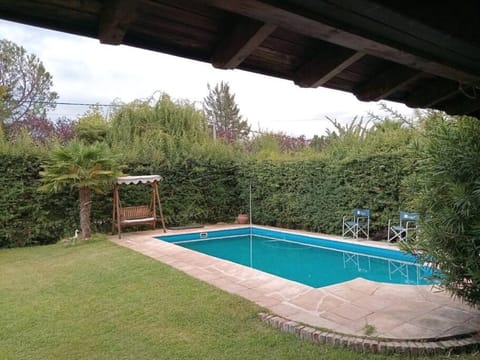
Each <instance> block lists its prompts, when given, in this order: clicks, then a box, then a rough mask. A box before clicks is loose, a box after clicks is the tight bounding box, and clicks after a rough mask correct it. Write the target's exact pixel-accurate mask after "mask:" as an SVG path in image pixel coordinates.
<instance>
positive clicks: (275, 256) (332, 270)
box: [157, 227, 430, 287]
mask: <svg viewBox="0 0 480 360" xmlns="http://www.w3.org/2000/svg"><path fill="white" fill-rule="evenodd" d="M250 235H251V236H250ZM157 239H159V240H163V241H167V242H171V243H174V244H177V245H179V246H182V247H185V248H189V249H192V250H195V251H198V252H201V253H205V254H208V255H212V256H215V257H217V258H221V259H225V260H230V261H233V262H235V263H238V264H241V265H245V266H249V267H252V268H255V269H258V270H262V271H265V272H267V273H270V274H274V275H277V276H281V277H283V278H286V279H289V280H294V281H297V282H300V283H303V284H305V285H308V286H312V287H322V286H327V285H332V284H337V283H340V282H344V281H348V280H352V279H355V278H358V277H362V278H365V279H369V280H373V281H378V282H386V283H394V284H414V285H426V284H428V281H427V280H426V279H425V277H426V276H428V275H429V274H430V271H429V268H427V267H423V266H420V265H418V264H416V263H415V258H414V257H413V256H412V255H408V254H404V253H402V252H400V251H397V250H393V249H385V248H380V247H373V246H366V245H362V244H355V243H350V242H343V241H335V240H328V239H323V238H319V237H314V236H308V235H303V234H295V233H290V232H283V231H277V230H271V229H265V228H261V227H252V228H249V227H243V228H237V229H229V230H215V231H204V232H196V233H188V234H178V235H162V236H158V237H157Z"/></svg>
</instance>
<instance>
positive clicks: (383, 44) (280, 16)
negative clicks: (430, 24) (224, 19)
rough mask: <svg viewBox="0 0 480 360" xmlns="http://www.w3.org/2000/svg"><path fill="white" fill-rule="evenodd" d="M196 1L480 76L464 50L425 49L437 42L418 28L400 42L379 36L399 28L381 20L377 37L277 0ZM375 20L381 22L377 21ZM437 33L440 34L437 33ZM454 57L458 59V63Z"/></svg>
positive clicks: (372, 51)
mask: <svg viewBox="0 0 480 360" xmlns="http://www.w3.org/2000/svg"><path fill="white" fill-rule="evenodd" d="M195 1H199V2H200V1H201V3H203V4H208V5H210V6H213V7H216V8H218V9H222V10H225V11H228V12H231V13H234V14H239V15H242V16H245V17H249V18H252V19H256V20H258V21H262V22H265V23H269V24H274V25H277V26H279V27H283V28H285V29H288V30H289V31H293V32H296V33H299V34H302V35H305V36H308V37H312V38H315V39H319V40H323V41H326V42H330V43H333V44H336V45H339V46H343V47H346V48H349V49H352V50H355V51H360V52H365V53H366V54H367V55H372V56H375V57H379V58H382V59H385V60H389V61H392V62H394V63H398V64H402V65H405V66H408V67H411V68H414V69H417V70H418V71H423V72H426V73H430V74H433V75H436V76H440V77H444V78H447V79H452V80H458V81H461V82H464V83H476V82H478V81H479V80H480V75H479V74H478V72H477V71H469V70H468V69H469V68H472V69H476V68H478V67H479V65H478V62H477V61H475V60H472V59H470V58H467V57H465V56H462V55H465V54H460V53H455V54H454V51H453V50H451V49H450V48H446V47H445V46H443V44H439V45H438V46H437V47H436V48H435V49H429V51H430V50H431V53H430V52H429V51H425V49H426V48H427V47H429V45H431V44H435V42H434V41H432V40H431V39H430V38H425V39H423V38H419V37H418V35H419V34H420V35H421V34H422V33H418V31H417V32H416V35H417V38H415V36H414V35H412V34H410V33H406V32H403V33H401V36H403V44H402V45H401V46H398V45H397V44H398V42H397V40H398V37H396V38H395V39H391V40H390V41H384V40H380V39H382V37H381V36H380V35H381V34H382V35H383V33H382V31H384V32H385V33H386V32H387V31H385V29H388V31H389V32H396V33H398V32H399V31H400V30H397V29H394V28H393V27H389V25H388V24H382V25H381V26H377V27H375V26H374V27H373V28H371V29H369V31H377V32H376V34H377V37H376V38H374V37H371V36H370V37H369V36H366V35H363V33H362V35H359V34H357V33H354V32H353V31H351V30H346V29H342V28H339V27H338V26H335V25H332V21H333V23H335V22H337V19H333V20H332V19H330V21H329V20H328V19H327V20H323V19H321V18H320V16H315V17H313V16H312V13H311V12H300V11H297V12H293V11H291V10H290V9H287V8H284V7H282V5H281V4H279V5H277V4H276V3H275V4H273V3H267V2H263V1H260V0H242V1H241V2H239V1H225V0H195ZM345 1H346V0H345ZM315 4H319V5H318V6H320V5H321V6H322V7H323V10H325V8H326V7H330V8H332V7H334V8H332V9H329V10H331V11H330V12H329V13H328V14H327V16H331V15H332V14H334V16H335V17H336V18H339V19H341V18H351V17H356V18H357V20H358V23H359V24H360V25H361V24H362V23H363V22H366V21H368V22H369V23H375V22H374V19H371V18H368V17H367V16H365V15H364V14H357V13H356V11H352V10H349V9H348V6H345V7H342V6H340V5H338V4H337V3H336V2H335V3H330V2H327V1H322V0H315ZM332 4H333V5H332ZM362 4H364V5H365V6H367V5H368V4H371V2H370V1H367V0H361V1H360V0H359V1H358V4H356V5H355V6H356V8H361V6H362ZM369 8H371V7H369ZM333 10H335V11H333ZM380 10H382V11H387V10H385V9H384V8H380ZM320 14H321V13H319V15H320ZM377 15H378V14H377ZM377 18H378V16H377ZM339 21H341V20H339ZM375 24H376V25H378V22H377V23H375ZM419 28H420V27H419ZM422 29H423V28H422ZM424 32H426V31H424ZM440 35H441V34H440ZM435 36H437V34H436V33H435ZM414 40H416V48H411V47H409V46H408V44H409V43H410V42H413V41H414ZM450 43H451V44H454V45H456V46H455V47H468V46H466V45H465V43H464V42H461V41H459V40H457V39H450ZM468 49H470V47H468ZM447 52H448V55H449V57H450V58H451V59H452V62H451V63H448V64H447V63H445V61H439V60H437V59H439V58H441V54H442V53H443V54H444V55H443V56H444V57H445V56H446V53H447ZM439 54H440V55H439ZM455 55H456V56H455ZM455 59H456V60H455ZM454 61H456V63H455V62H454ZM452 64H453V65H452ZM466 65H468V66H466Z"/></svg>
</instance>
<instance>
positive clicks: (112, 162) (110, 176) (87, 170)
mask: <svg viewBox="0 0 480 360" xmlns="http://www.w3.org/2000/svg"><path fill="white" fill-rule="evenodd" d="M120 169H121V166H120V165H119V164H118V162H117V160H116V158H115V157H114V156H113V155H112V153H111V152H110V149H109V147H108V146H107V145H106V144H105V143H99V142H97V143H94V144H91V145H86V144H84V143H82V142H77V141H73V142H71V143H69V144H67V145H66V146H58V147H56V148H55V149H53V150H52V152H51V154H50V158H49V159H48V160H47V161H46V162H45V163H44V164H43V171H41V172H40V175H41V176H42V182H43V185H42V186H41V187H40V190H41V191H52V192H56V191H59V190H61V189H63V188H70V189H76V190H78V194H79V205H80V228H81V232H82V238H84V239H87V238H89V237H90V236H91V230H90V214H91V208H92V192H98V193H102V192H104V191H105V190H107V189H108V188H109V187H110V186H112V184H113V181H114V179H115V178H117V177H118V176H120V175H121V170H120Z"/></svg>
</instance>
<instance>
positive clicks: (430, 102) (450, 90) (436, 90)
mask: <svg viewBox="0 0 480 360" xmlns="http://www.w3.org/2000/svg"><path fill="white" fill-rule="evenodd" d="M458 91H459V89H458V84H457V83H456V82H453V81H448V80H445V79H433V80H430V81H429V83H428V84H427V85H426V86H424V87H421V88H420V89H418V90H415V91H413V92H412V93H410V94H409V95H408V97H407V98H406V99H405V104H406V105H408V106H411V107H417V108H431V107H433V106H435V105H436V104H438V103H441V102H442V101H445V100H447V99H449V98H451V97H452V96H454V95H456V94H458Z"/></svg>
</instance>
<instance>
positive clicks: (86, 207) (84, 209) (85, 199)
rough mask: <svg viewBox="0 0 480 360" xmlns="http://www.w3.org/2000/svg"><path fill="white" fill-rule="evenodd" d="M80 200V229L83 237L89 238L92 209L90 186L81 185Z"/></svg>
mask: <svg viewBox="0 0 480 360" xmlns="http://www.w3.org/2000/svg"><path fill="white" fill-rule="evenodd" d="M79 200H80V229H81V230H82V238H83V239H88V238H89V237H90V236H91V230H90V213H91V210H92V191H91V190H90V188H89V187H86V186H84V187H81V188H80V193H79Z"/></svg>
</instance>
